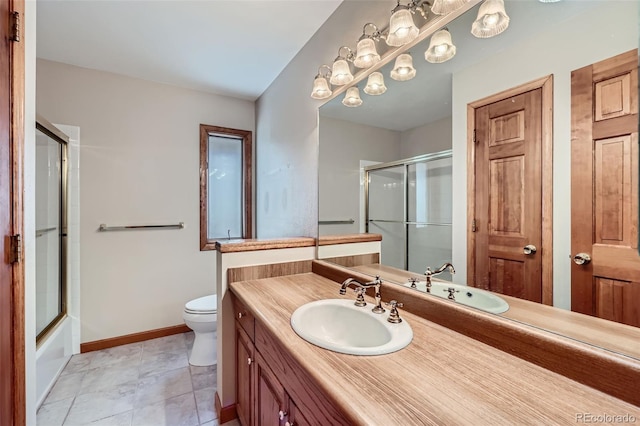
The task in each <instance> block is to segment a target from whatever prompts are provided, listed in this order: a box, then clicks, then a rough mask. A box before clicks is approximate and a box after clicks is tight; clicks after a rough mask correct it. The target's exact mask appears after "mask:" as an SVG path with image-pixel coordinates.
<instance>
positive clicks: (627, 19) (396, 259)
mask: <svg viewBox="0 0 640 426" xmlns="http://www.w3.org/2000/svg"><path fill="white" fill-rule="evenodd" d="M505 5H506V11H507V13H508V15H509V17H510V18H511V22H510V26H509V28H508V29H507V30H506V31H505V32H504V33H502V34H501V35H499V36H497V37H493V38H490V39H477V38H475V37H473V36H471V34H470V32H469V29H470V27H471V23H472V22H473V20H474V19H475V17H476V15H477V10H478V7H477V6H476V7H474V8H473V9H472V10H470V11H469V12H467V13H465V14H464V15H462V16H461V17H460V18H458V19H456V20H455V21H454V22H452V23H451V24H449V25H448V30H449V32H450V34H451V36H452V41H453V43H454V44H455V45H456V46H457V53H456V56H455V57H454V58H452V59H451V60H449V61H447V62H444V63H440V64H434V63H429V62H427V61H425V60H424V52H425V51H426V50H427V48H428V46H429V40H428V39H427V40H424V41H423V42H421V43H420V44H418V45H417V46H415V47H413V48H411V49H410V51H409V52H408V53H410V54H411V55H412V56H413V65H414V67H415V68H416V77H415V78H413V79H412V80H409V81H403V82H399V81H395V80H393V79H391V78H390V77H389V76H390V71H391V68H392V67H393V61H392V62H391V63H389V64H387V65H386V66H385V67H383V68H382V69H381V70H380V72H381V73H382V74H383V76H384V80H385V84H386V86H387V91H386V92H385V93H384V94H383V95H380V96H370V95H367V94H362V95H361V96H362V100H363V104H362V106H360V107H358V108H345V107H344V106H343V105H342V104H341V100H342V96H339V97H336V98H335V99H332V100H331V101H329V102H327V103H326V104H324V105H323V106H322V107H321V108H320V111H319V116H320V119H319V135H320V153H319V167H320V180H319V219H320V221H322V220H326V219H353V223H352V224H336V225H319V231H318V234H319V235H320V237H321V238H322V236H327V235H336V234H354V233H361V232H371V233H377V234H381V235H382V236H383V238H382V251H381V258H380V263H379V264H362V265H356V266H353V268H354V269H355V270H358V271H359V272H364V273H368V274H370V275H375V274H379V275H381V276H382V278H383V279H385V280H386V281H391V282H396V283H398V284H401V285H407V284H408V286H410V282H409V279H410V278H412V277H413V278H417V279H419V280H420V281H419V283H421V284H422V286H423V287H424V286H425V283H426V277H425V275H424V273H425V271H426V268H427V267H431V269H432V270H434V269H436V268H437V267H439V266H441V263H443V262H445V261H451V262H452V263H453V264H454V265H455V269H456V274H455V275H454V276H453V277H451V278H450V277H448V276H442V275H441V276H438V277H436V278H433V282H438V283H445V284H446V282H447V281H449V280H451V279H452V280H453V281H454V282H455V283H456V284H459V285H469V286H474V285H477V286H480V287H483V286H481V285H478V283H476V282H473V280H470V279H469V276H468V273H469V270H470V268H469V263H468V262H470V259H468V256H467V250H468V247H467V238H468V233H469V232H471V230H472V229H473V228H472V226H473V224H472V223H471V222H469V221H468V216H467V207H468V201H467V200H469V199H470V196H471V195H474V194H473V193H472V192H468V191H467V177H468V173H473V169H470V170H467V160H468V149H467V147H468V144H470V143H471V142H470V140H471V138H472V134H471V133H469V135H468V131H467V119H468V116H467V115H468V111H467V108H468V105H469V104H473V103H476V102H478V101H479V100H482V99H486V98H489V97H490V96H493V95H495V94H498V93H502V92H505V91H508V90H510V89H512V88H515V87H518V86H522V85H524V84H526V83H529V82H532V81H536V80H541V79H544V78H549V76H552V78H551V81H552V86H553V87H552V94H551V100H552V102H551V104H552V107H551V108H552V110H551V111H550V112H549V114H550V115H549V117H550V121H552V128H551V139H550V140H551V141H552V144H553V145H552V147H551V149H552V154H553V162H552V169H551V168H549V170H547V171H546V172H545V173H551V174H552V176H553V180H552V184H553V191H552V193H553V195H552V197H553V198H551V193H549V197H550V198H549V199H550V200H552V210H549V211H550V212H551V211H552V213H550V214H549V215H548V216H544V217H542V220H541V221H542V222H544V223H545V226H549V232H550V235H552V238H551V239H550V240H552V241H553V245H552V246H551V245H549V246H548V247H546V246H542V245H541V244H536V246H537V247H536V248H537V251H536V253H537V254H538V255H540V256H542V255H543V253H545V254H546V255H547V256H549V257H548V262H546V263H544V264H543V265H542V271H543V275H544V274H546V275H545V276H548V282H549V284H548V289H547V290H548V293H547V295H546V298H544V299H542V300H543V301H544V302H545V303H547V304H549V305H553V307H551V306H545V305H544V304H538V303H532V302H529V301H526V300H522V299H520V298H516V297H511V296H508V295H505V294H497V295H496V297H499V298H500V299H501V300H503V301H505V302H506V303H507V304H508V305H509V309H508V310H507V311H506V312H503V313H501V315H503V316H505V317H508V318H511V319H513V320H516V321H520V322H524V323H528V324H531V325H534V326H538V327H542V328H545V329H547V330H550V331H552V332H556V333H559V334H562V335H565V336H568V337H571V338H575V339H578V340H581V341H586V342H589V343H593V344H596V345H599V346H602V347H605V348H608V349H610V350H612V351H615V352H618V353H622V354H626V355H629V356H633V357H636V358H639V359H640V347H639V345H638V343H637V342H638V341H640V329H639V328H636V327H631V326H628V325H623V324H618V323H614V322H612V321H603V320H602V319H600V318H596V317H587V316H584V315H580V314H576V313H575V312H571V308H572V284H571V279H572V278H573V276H575V275H576V274H575V273H573V274H572V270H571V268H572V263H573V262H572V261H571V258H572V255H573V254H576V253H572V231H571V224H572V216H571V214H572V213H571V211H572V209H571V196H572V180H571V168H572V165H571V164H572V163H571V157H572V145H571V140H572V122H571V120H572V119H571V117H572V116H571V112H572V106H571V104H572V97H571V91H572V88H571V78H572V71H574V70H578V69H581V68H583V67H586V66H588V65H590V64H594V63H598V62H600V61H603V60H605V59H608V58H611V57H614V56H616V55H620V54H622V53H624V52H628V51H631V50H632V49H636V48H637V47H638V21H637V17H638V12H639V4H638V2H635V1H604V0H603V1H589V2H585V1H562V2H556V3H543V2H540V1H534V0H527V1H516V0H505ZM596 73H597V71H596ZM631 81H632V82H633V83H632V84H633V85H634V86H633V87H632V88H631V90H630V92H629V93H631V94H632V99H635V100H633V102H632V103H631V105H632V106H631V107H630V108H631V109H632V111H631V112H632V114H631V116H630V117H629V118H630V119H634V120H636V121H635V122H636V123H637V96H636V95H637V87H636V86H637V79H635V80H634V79H631ZM361 84H362V85H363V84H364V81H363V83H361ZM625 84H626V83H625ZM612 87H613V86H612ZM360 88H361V89H362V88H363V87H360ZM612 108H613V106H612ZM634 108H635V109H634ZM614 109H615V108H614ZM634 114H635V115H634ZM636 129H637V124H636ZM471 131H472V130H471ZM471 131H469V132H471ZM635 135H636V136H634V137H635V138H636V139H633V138H634V137H632V138H631V139H632V140H635V141H636V142H635V143H636V145H637V133H636V134H635ZM467 136H469V139H468V138H467ZM636 148H637V147H636ZM634 149H635V148H634ZM446 150H452V157H451V164H452V167H451V184H449V183H446V184H445V183H444V182H442V181H441V182H440V183H439V184H438V185H436V184H435V183H433V181H432V184H427V185H426V186H424V187H425V188H428V189H430V190H431V192H429V190H427V192H426V193H423V194H422V197H418V198H414V199H412V197H413V195H411V186H410V185H411V182H414V184H416V185H417V181H418V177H417V176H414V175H413V174H412V173H415V172H416V170H411V171H409V170H408V169H407V166H406V165H404V162H405V160H408V159H412V158H414V157H419V156H424V155H428V154H433V153H437V152H441V151H446ZM636 157H637V152H636ZM410 161H411V160H410ZM381 164H387V165H392V166H394V167H388V168H387V167H385V168H382V169H379V168H380V165H381ZM602 164H604V165H605V166H604V167H606V165H607V164H609V163H607V162H606V161H605V162H604V163H602ZM632 164H634V168H633V172H634V173H635V176H637V173H638V170H637V167H638V165H637V158H636V160H635V163H632ZM550 167H551V166H550ZM626 167H627V169H625V170H629V169H628V166H626ZM367 168H369V169H370V170H369V171H370V172H375V171H377V170H380V171H379V172H378V173H377V174H376V173H372V174H370V175H369V178H368V179H367V178H365V171H366V169H367ZM578 168H579V167H578ZM574 169H576V167H574ZM383 171H384V173H383ZM443 171H444V170H439V172H443ZM434 173H435V172H434ZM427 176H428V177H427V181H428V180H429V179H430V178H431V179H433V177H434V176H429V175H427ZM549 176H550V175H549ZM385 179H386V180H385ZM635 179H636V181H637V177H636V178H635ZM394 183H395V184H396V186H395V187H394V186H393V184H394ZM367 184H368V185H369V186H370V189H369V191H370V192H371V194H370V200H369V202H370V203H371V204H372V205H370V206H369V210H368V213H367V205H366V204H367V202H366V200H367V198H366V186H367ZM385 185H386V186H385ZM446 185H451V189H450V190H449V192H448V193H445V192H444V190H443V188H444V187H445V186H446ZM635 185H637V183H636V184H635ZM433 186H436V187H437V188H439V189H437V190H436V191H441V192H442V193H441V194H438V196H442V198H440V199H438V200H437V201H436V200H435V197H436V196H435V195H434V194H433V193H432V192H433V189H434V188H433ZM385 191H386V193H385ZM474 192H475V190H474ZM376 194H377V195H376ZM381 194H383V195H384V198H383V201H381V203H377V202H376V201H375V197H380V196H381ZM633 194H634V197H636V198H635V204H634V203H631V204H632V205H633V206H637V188H636V191H635V192H633ZM446 195H448V197H447V196H446ZM418 199H420V201H419V202H421V203H423V206H422V207H425V205H426V209H427V210H426V211H427V212H428V215H433V220H436V218H437V220H438V221H439V222H441V224H444V223H447V222H448V221H449V220H450V222H448V223H450V224H451V225H450V227H449V228H450V231H449V232H441V233H440V234H439V235H436V233H435V232H434V230H433V229H432V227H431V226H429V225H426V226H424V227H422V228H420V230H418V228H417V225H413V228H412V227H411V226H412V225H411V223H419V222H420V221H419V220H418V219H417V217H416V216H415V215H416V214H417V212H418V207H417V205H416V206H414V207H413V208H409V207H408V206H409V205H410V204H411V203H414V204H415V203H419V202H418ZM589 207H590V206H589ZM376 208H378V209H383V210H384V212H380V215H382V213H384V216H380V215H378V216H377V215H375V214H374V211H375V209H376ZM394 208H397V209H401V210H399V211H396V210H394ZM433 209H436V211H433ZM587 209H588V210H589V211H590V210H592V208H587ZM446 211H448V212H450V215H451V217H450V219H449V218H447V217H446ZM626 211H628V210H626ZM633 211H634V212H637V208H633ZM367 214H368V216H367ZM621 214H622V213H621ZM412 215H413V216H412ZM438 215H439V216H438ZM427 217H428V220H427V223H430V221H431V220H432V219H431V217H429V216H427ZM381 220H385V222H382V221H381ZM634 220H635V221H636V223H637V216H635V218H634ZM478 225H479V226H482V225H480V224H478ZM485 226H486V224H485ZM395 228H399V229H395ZM445 229H446V227H445V226H441V227H440V228H438V230H439V231H444V230H445ZM551 229H552V231H551ZM420 232H424V233H426V234H428V235H429V236H428V238H424V239H419V237H420ZM551 232H553V233H552V234H551ZM586 232H589V231H586ZM635 232H636V233H637V227H636V231H635ZM448 238H450V241H451V242H450V243H448V240H447V239H448ZM418 240H420V241H422V243H421V244H412V243H411V242H412V241H418ZM632 240H633V241H637V235H634V236H633V239H632ZM448 244H451V246H450V250H451V252H450V253H451V255H450V258H447V257H446V254H445V252H446V250H447V249H449V248H448V247H447V246H448ZM525 245H526V243H525V244H522V247H520V246H519V248H520V251H522V250H523V247H524V246H525ZM633 252H634V253H636V254H637V246H635V247H633ZM551 253H553V254H552V255H551ZM591 255H593V253H591ZM592 257H593V256H592ZM592 264H593V263H592ZM507 273H508V271H507ZM634 274H635V275H634ZM639 274H640V268H638V270H636V271H635V272H633V271H632V272H630V273H629V275H628V276H627V277H626V278H625V280H626V282H625V284H628V286H626V287H623V286H622V284H620V285H618V283H617V282H612V283H610V284H611V285H607V286H602V285H601V286H600V287H597V288H596V289H594V292H597V291H607V292H608V291H611V292H612V294H617V293H616V292H623V291H624V292H625V295H626V296H625V297H631V298H633V297H635V302H633V300H631V299H628V300H629V301H630V302H629V304H628V306H627V307H626V308H625V307H624V306H618V307H616V306H604V305H603V304H600V305H599V306H598V307H597V309H596V311H595V312H593V313H592V314H593V315H600V316H602V317H605V318H607V319H613V320H614V321H620V322H626V323H629V321H621V320H620V318H622V316H621V315H622V314H621V310H622V309H627V313H629V312H635V313H636V314H638V312H639V311H638V310H637V308H633V306H638V305H639V304H640V275H639ZM443 278H444V279H443ZM603 283H604V281H603ZM604 284H606V283H604ZM439 285H440V284H439ZM443 285H444V284H443ZM417 287H418V286H417ZM598 289H600V290H598ZM444 290H447V289H446V288H445V289H444ZM443 294H444V292H443ZM453 294H454V297H456V298H458V297H459V296H460V295H462V294H463V293H462V292H461V293H456V292H454V293H453ZM491 294H495V292H492V293H491ZM629 295H630V296H629ZM438 296H441V295H440V294H438ZM445 296H448V293H446V294H445ZM465 297H467V296H465ZM456 302H460V301H458V300H456ZM632 302H633V303H632ZM593 303H594V308H595V307H596V306H595V305H596V302H595V301H594V302H593ZM573 305H574V306H573V308H574V311H576V310H578V309H577V308H576V306H575V302H574V304H573ZM471 306H473V305H471ZM477 307H479V308H481V309H482V307H480V306H477ZM484 310H486V311H489V310H488V309H484ZM605 311H609V315H604V314H602V313H603V312H605ZM611 312H613V313H611ZM638 315H640V314H638Z"/></svg>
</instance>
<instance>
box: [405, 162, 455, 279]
mask: <svg viewBox="0 0 640 426" xmlns="http://www.w3.org/2000/svg"><path fill="white" fill-rule="evenodd" d="M452 163H453V161H452V158H451V157H447V158H440V159H435V160H430V161H421V162H416V163H413V164H408V165H407V174H408V177H407V270H409V271H412V272H416V273H419V274H423V273H424V271H425V270H426V268H427V267H428V266H429V267H431V269H432V270H433V269H436V268H438V267H439V266H440V265H442V264H443V263H445V262H451V245H452V234H451V232H452V228H451V216H452V202H453V199H452ZM438 278H441V279H444V280H448V281H450V280H451V278H452V277H451V274H450V273H449V272H448V271H446V272H443V273H442V274H440V275H439V276H438Z"/></svg>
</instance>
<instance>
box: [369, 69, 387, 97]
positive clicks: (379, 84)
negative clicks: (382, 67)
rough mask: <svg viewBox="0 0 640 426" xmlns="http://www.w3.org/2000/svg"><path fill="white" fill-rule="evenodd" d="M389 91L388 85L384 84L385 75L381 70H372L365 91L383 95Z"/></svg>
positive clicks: (370, 93)
mask: <svg viewBox="0 0 640 426" xmlns="http://www.w3.org/2000/svg"><path fill="white" fill-rule="evenodd" d="M386 91H387V86H385V85H384V76H383V75H382V73H380V72H377V71H376V72H372V73H371V74H369V79H368V80H367V85H366V87H365V88H364V93H366V94H367V95H372V96H376V95H382V94H383V93H384V92H386Z"/></svg>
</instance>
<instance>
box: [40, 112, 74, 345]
mask: <svg viewBox="0 0 640 426" xmlns="http://www.w3.org/2000/svg"><path fill="white" fill-rule="evenodd" d="M36 130H39V131H41V132H42V133H43V134H44V135H46V136H48V137H49V138H51V139H52V140H53V141H54V142H57V143H59V144H60V176H59V177H60V211H59V215H60V217H59V221H58V222H59V224H60V231H59V236H60V242H59V245H58V246H59V247H58V248H59V255H60V256H59V270H58V285H59V288H58V291H59V297H60V312H59V313H58V315H56V317H55V318H53V319H52V320H51V321H50V322H49V324H47V325H46V326H45V327H44V328H43V329H42V331H40V333H37V335H36V345H37V344H39V343H40V342H41V341H44V338H45V337H46V336H47V335H48V334H49V332H50V331H51V330H52V329H53V328H54V327H55V326H56V325H58V324H59V323H60V321H62V320H63V319H64V318H65V317H66V316H67V286H68V282H67V244H68V241H67V225H68V217H67V215H68V208H67V200H68V185H69V177H68V165H69V162H68V150H69V138H68V137H67V135H65V134H64V133H62V132H61V131H60V130H58V129H57V128H56V127H55V126H54V125H53V124H51V123H50V122H49V121H47V120H46V119H45V118H43V117H41V116H39V115H36ZM36 260H37V258H36Z"/></svg>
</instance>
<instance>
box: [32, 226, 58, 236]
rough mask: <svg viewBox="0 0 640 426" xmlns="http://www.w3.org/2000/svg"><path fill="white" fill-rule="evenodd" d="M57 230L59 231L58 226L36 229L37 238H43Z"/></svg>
mask: <svg viewBox="0 0 640 426" xmlns="http://www.w3.org/2000/svg"><path fill="white" fill-rule="evenodd" d="M56 229H58V227H57V226H54V227H53V228H43V229H36V238H38V237H42V236H43V235H44V234H46V233H47V232H51V231H55V230H56Z"/></svg>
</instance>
